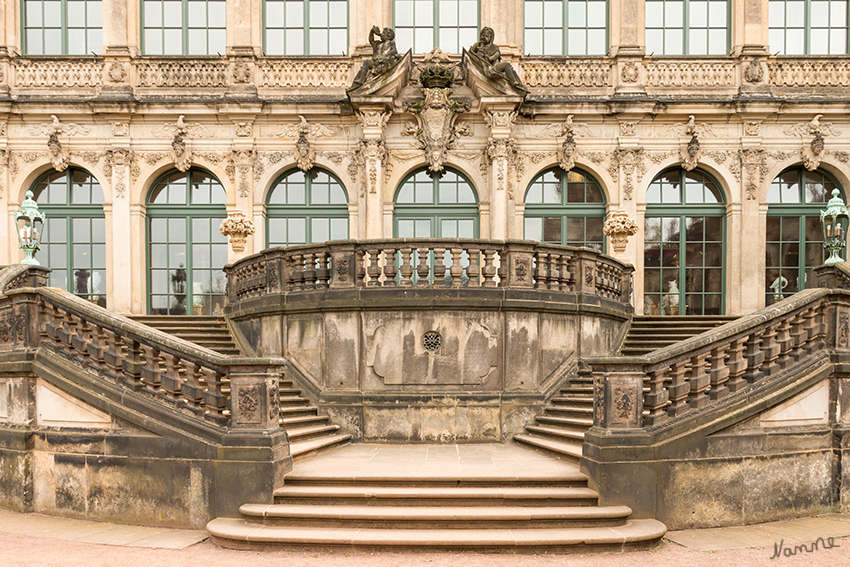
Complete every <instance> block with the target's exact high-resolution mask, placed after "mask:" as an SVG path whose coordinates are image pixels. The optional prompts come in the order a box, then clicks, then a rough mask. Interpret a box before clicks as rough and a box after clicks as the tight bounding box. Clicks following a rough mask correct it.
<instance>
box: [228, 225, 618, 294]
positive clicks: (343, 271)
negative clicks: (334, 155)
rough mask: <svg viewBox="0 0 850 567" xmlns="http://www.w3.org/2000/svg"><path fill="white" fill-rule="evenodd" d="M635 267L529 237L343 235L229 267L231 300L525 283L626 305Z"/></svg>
mask: <svg viewBox="0 0 850 567" xmlns="http://www.w3.org/2000/svg"><path fill="white" fill-rule="evenodd" d="M632 270H633V269H632V267H631V266H630V265H627V264H623V263H622V262H620V261H618V260H616V259H614V258H611V257H610V256H606V255H604V254H602V253H600V252H597V251H596V250H592V249H589V248H576V247H571V246H558V245H548V244H545V245H544V244H540V243H538V242H534V241H528V240H515V241H504V240H477V239H448V238H433V239H413V238H398V239H387V240H365V241H354V240H340V241H332V242H326V243H322V244H308V245H300V246H290V247H286V248H272V249H269V250H266V251H263V252H261V253H259V254H255V255H253V256H249V257H247V258H244V259H242V260H240V261H238V262H236V263H234V264H232V265H228V266H226V267H225V272H226V273H227V278H228V298H229V301H230V302H231V303H235V302H238V301H242V300H245V299H251V298H255V297H261V296H264V295H269V294H278V293H292V292H305V291H315V290H326V289H346V288H363V287H365V288H391V287H402V288H404V287H435V288H440V287H442V288H445V287H448V288H497V287H498V288H526V289H538V290H548V291H562V292H574V293H586V294H593V295H598V296H602V297H605V298H607V299H611V300H614V301H618V302H622V303H629V302H630V299H631V274H632Z"/></svg>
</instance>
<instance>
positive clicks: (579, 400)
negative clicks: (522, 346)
mask: <svg viewBox="0 0 850 567" xmlns="http://www.w3.org/2000/svg"><path fill="white" fill-rule="evenodd" d="M551 402H552V403H553V404H558V405H564V404H570V405H576V406H579V407H585V406H587V405H588V404H589V405H593V397H592V396H591V397H589V398H587V397H581V396H557V397H554V398H552V400H551Z"/></svg>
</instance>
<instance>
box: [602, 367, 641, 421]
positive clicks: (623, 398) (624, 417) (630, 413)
mask: <svg viewBox="0 0 850 567" xmlns="http://www.w3.org/2000/svg"><path fill="white" fill-rule="evenodd" d="M601 381H602V382H603V390H602V404H601V405H602V416H601V420H600V421H601V423H600V424H599V427H602V428H604V429H636V428H639V427H641V416H642V415H643V373H637V372H628V371H625V372H622V371H621V372H612V373H610V374H607V373H606V375H605V376H604V377H602V378H601ZM594 386H596V381H594ZM597 395H598V394H597V393H596V392H594V397H596V396H597ZM596 403H597V402H596V400H594V405H596ZM596 414H597V411H596V408H594V425H596Z"/></svg>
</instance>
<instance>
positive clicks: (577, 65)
mask: <svg viewBox="0 0 850 567" xmlns="http://www.w3.org/2000/svg"><path fill="white" fill-rule="evenodd" d="M520 66H521V67H522V77H523V80H524V81H525V84H526V86H529V87H609V86H611V65H610V64H609V63H605V62H602V61H595V60H581V59H573V58H569V59H567V60H566V61H563V62H557V63H553V62H548V61H545V62H543V61H540V62H538V61H527V60H526V61H523V62H522V63H520ZM635 80H637V79H635Z"/></svg>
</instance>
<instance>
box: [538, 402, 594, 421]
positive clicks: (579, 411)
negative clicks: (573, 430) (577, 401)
mask: <svg viewBox="0 0 850 567" xmlns="http://www.w3.org/2000/svg"><path fill="white" fill-rule="evenodd" d="M543 414H544V415H550V416H556V417H567V418H573V417H576V418H584V419H593V406H592V405H588V406H585V407H574V406H547V407H546V408H545V409H544V410H543Z"/></svg>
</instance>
